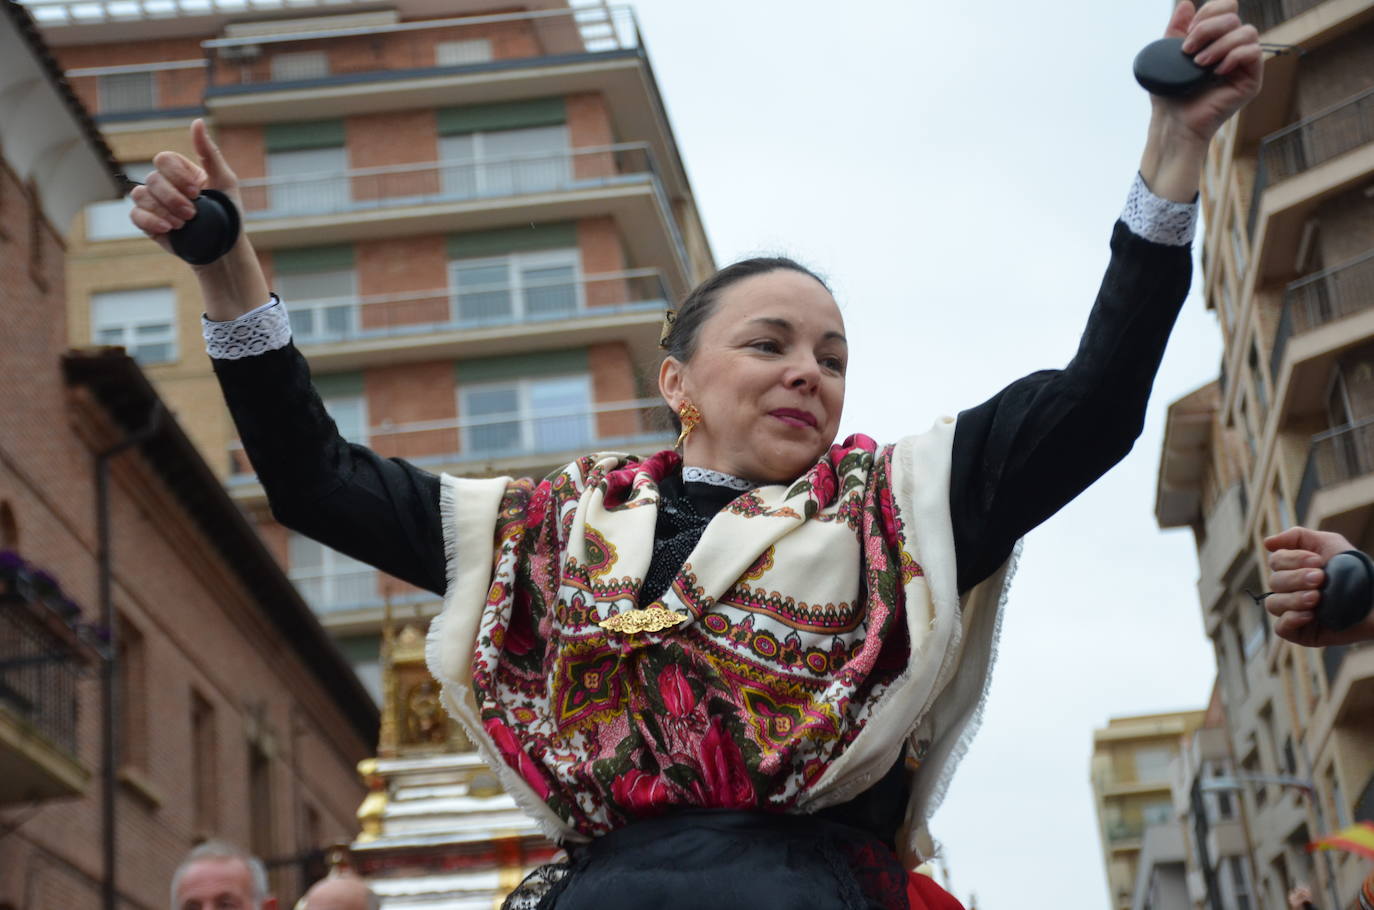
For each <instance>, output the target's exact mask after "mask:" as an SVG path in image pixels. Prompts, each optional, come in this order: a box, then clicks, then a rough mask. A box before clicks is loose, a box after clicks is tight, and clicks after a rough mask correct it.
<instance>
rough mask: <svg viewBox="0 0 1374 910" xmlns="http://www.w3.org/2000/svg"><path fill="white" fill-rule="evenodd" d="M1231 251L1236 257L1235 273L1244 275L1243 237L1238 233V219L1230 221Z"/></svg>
mask: <svg viewBox="0 0 1374 910" xmlns="http://www.w3.org/2000/svg"><path fill="white" fill-rule="evenodd" d="M1231 252H1232V253H1233V254H1234V255H1235V258H1236V274H1237V275H1238V276H1244V275H1245V238H1244V237H1243V236H1241V233H1240V219H1239V218H1237V219H1235V220H1234V221H1232V222H1231Z"/></svg>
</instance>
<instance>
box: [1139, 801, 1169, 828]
mask: <svg viewBox="0 0 1374 910" xmlns="http://www.w3.org/2000/svg"><path fill="white" fill-rule="evenodd" d="M1140 819H1141V821H1142V822H1144V823H1145V827H1147V828H1148V827H1150V826H1151V825H1167V824H1169V823H1170V822H1172V821H1174V804H1173V803H1170V802H1159V803H1146V804H1145V805H1144V806H1142V807H1141V809H1140Z"/></svg>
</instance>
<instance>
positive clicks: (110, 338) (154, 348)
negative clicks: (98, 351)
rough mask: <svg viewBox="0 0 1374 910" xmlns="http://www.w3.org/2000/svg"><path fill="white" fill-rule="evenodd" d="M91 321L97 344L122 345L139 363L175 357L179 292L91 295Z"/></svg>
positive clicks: (157, 290) (145, 290) (156, 290)
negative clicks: (177, 298) (177, 297)
mask: <svg viewBox="0 0 1374 910" xmlns="http://www.w3.org/2000/svg"><path fill="white" fill-rule="evenodd" d="M91 324H92V325H91V328H92V335H93V336H94V340H95V342H96V343H97V344H113V345H122V346H123V347H124V348H125V350H127V351H128V352H129V353H130V354H131V355H133V357H134V358H135V359H137V360H138V362H139V363H145V364H146V363H167V362H168V361H171V360H175V359H176V295H175V294H174V293H173V292H172V289H171V288H139V289H138V290H133V291H100V292H98V293H95V294H92V295H91Z"/></svg>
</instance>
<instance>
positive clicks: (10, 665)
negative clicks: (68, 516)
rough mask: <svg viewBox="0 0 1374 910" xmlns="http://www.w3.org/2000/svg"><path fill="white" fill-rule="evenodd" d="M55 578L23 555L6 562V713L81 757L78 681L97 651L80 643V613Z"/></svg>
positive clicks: (1, 660)
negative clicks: (21, 562) (23, 560)
mask: <svg viewBox="0 0 1374 910" xmlns="http://www.w3.org/2000/svg"><path fill="white" fill-rule="evenodd" d="M11 555H12V554H11ZM50 581H51V580H50V579H48V577H47V576H45V575H43V574H42V573H41V572H34V571H32V570H30V569H29V568H27V567H25V566H22V565H19V564H18V561H17V560H15V561H13V564H11V563H8V562H7V563H6V565H4V566H0V712H3V713H6V714H9V715H11V716H12V717H15V718H17V719H18V720H19V721H21V722H22V723H23V724H24V725H26V726H27V727H29V728H30V729H32V730H34V731H35V732H36V733H37V734H38V735H39V736H41V737H42V738H43V739H45V740H47V741H48V742H49V743H50V744H52V745H53V746H55V747H56V748H58V749H61V750H62V751H64V752H66V753H67V754H68V755H72V756H75V755H76V745H77V742H76V738H77V704H78V699H77V685H78V681H79V678H80V676H81V673H82V670H83V669H84V668H85V667H86V666H87V665H88V664H89V663H90V662H91V661H92V660H93V659H94V657H93V655H94V654H95V652H94V651H93V650H92V648H91V645H90V644H89V643H85V644H80V643H78V642H79V633H78V631H77V629H76V628H75V627H74V626H73V625H72V622H73V620H74V619H75V618H76V617H78V616H79V612H77V613H73V612H72V610H75V609H77V608H75V606H74V605H72V604H70V603H69V602H67V601H66V600H65V599H64V598H62V597H61V594H60V591H58V589H57V588H56V585H55V583H52V584H49V582H50ZM54 597H56V598H57V599H58V602H57V604H56V606H54V605H53V604H52V603H50V601H52V600H53V598H54Z"/></svg>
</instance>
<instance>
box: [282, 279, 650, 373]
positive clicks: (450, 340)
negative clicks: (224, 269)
mask: <svg viewBox="0 0 1374 910" xmlns="http://www.w3.org/2000/svg"><path fill="white" fill-rule="evenodd" d="M667 301H668V291H667V288H666V287H665V286H664V280H663V276H662V274H661V273H660V272H658V271H657V270H656V269H631V270H628V271H624V272H614V273H606V274H598V275H586V276H582V277H580V278H578V279H575V280H568V279H555V280H549V281H543V282H527V283H526V284H525V285H524V286H522V287H519V288H514V287H509V286H506V285H491V286H477V287H471V286H464V287H463V288H462V289H461V290H459V289H455V288H438V289H435V290H430V291H420V292H415V293H408V294H387V295H379V296H371V297H341V298H332V299H317V300H292V301H291V331H292V334H293V336H294V338H295V341H296V344H297V345H299V346H300V347H301V348H303V349H304V350H306V351H307V352H309V354H310V362H311V363H312V364H313V365H315V367H316V368H317V369H329V370H344V369H359V368H363V367H367V366H369V365H371V364H372V363H373V362H374V361H375V362H379V363H388V364H393V363H397V362H403V361H419V360H434V359H454V360H459V359H463V358H466V357H475V356H493V355H497V354H503V353H512V352H516V351H530V350H537V349H539V348H541V347H558V348H567V347H583V346H586V345H590V344H596V343H600V342H607V341H616V340H621V341H625V342H626V343H627V344H630V345H631V346H632V347H633V348H634V349H635V350H641V349H646V348H647V347H650V346H652V345H653V343H654V340H655V339H656V337H657V334H656V333H657V332H658V331H659V329H660V327H661V325H662V320H663V311H664V309H665V308H666V307H667V305H668V304H667Z"/></svg>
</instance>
